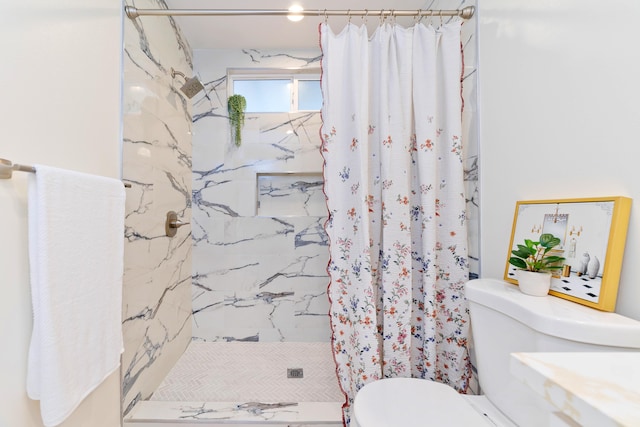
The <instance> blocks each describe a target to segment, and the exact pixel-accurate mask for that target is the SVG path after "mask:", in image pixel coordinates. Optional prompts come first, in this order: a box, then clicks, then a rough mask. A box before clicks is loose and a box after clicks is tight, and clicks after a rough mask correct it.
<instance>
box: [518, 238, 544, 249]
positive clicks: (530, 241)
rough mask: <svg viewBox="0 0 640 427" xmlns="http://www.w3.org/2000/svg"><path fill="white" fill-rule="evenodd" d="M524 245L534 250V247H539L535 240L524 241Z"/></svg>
mask: <svg viewBox="0 0 640 427" xmlns="http://www.w3.org/2000/svg"><path fill="white" fill-rule="evenodd" d="M524 244H525V245H527V247H528V248H533V247H534V246H538V244H539V243H538V242H534V241H533V240H530V239H524ZM518 246H520V245H518Z"/></svg>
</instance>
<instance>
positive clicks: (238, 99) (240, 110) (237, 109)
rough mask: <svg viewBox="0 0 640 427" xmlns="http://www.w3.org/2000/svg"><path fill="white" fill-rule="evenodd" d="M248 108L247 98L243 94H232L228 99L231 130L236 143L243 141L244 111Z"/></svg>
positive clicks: (238, 144)
mask: <svg viewBox="0 0 640 427" xmlns="http://www.w3.org/2000/svg"><path fill="white" fill-rule="evenodd" d="M246 109H247V100H246V99H245V97H244V96H242V95H231V96H230V97H229V99H228V100H227V110H228V111H229V121H230V122H231V131H232V133H233V138H234V140H235V143H236V145H237V146H238V147H239V146H240V143H242V126H244V111H245V110H246Z"/></svg>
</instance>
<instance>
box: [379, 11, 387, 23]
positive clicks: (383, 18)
mask: <svg viewBox="0 0 640 427" xmlns="http://www.w3.org/2000/svg"><path fill="white" fill-rule="evenodd" d="M385 19H386V15H385V14H384V9H380V25H382V24H384V20H385Z"/></svg>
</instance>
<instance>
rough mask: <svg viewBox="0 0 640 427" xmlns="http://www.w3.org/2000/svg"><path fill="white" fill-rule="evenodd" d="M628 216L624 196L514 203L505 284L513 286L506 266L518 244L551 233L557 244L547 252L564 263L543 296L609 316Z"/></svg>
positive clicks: (511, 269)
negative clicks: (556, 298)
mask: <svg viewBox="0 0 640 427" xmlns="http://www.w3.org/2000/svg"><path fill="white" fill-rule="evenodd" d="M630 212H631V199H630V198H627V197H598V198H584V199H561V200H529V201H519V202H517V203H516V211H515V215H514V219H513V228H512V230H511V242H510V243H509V252H508V254H507V263H506V264H507V265H506V268H505V272H504V278H505V280H506V281H508V282H510V283H513V284H516V285H517V284H518V281H517V280H516V278H515V277H516V276H515V272H516V270H517V268H516V267H514V266H513V265H511V264H509V261H508V260H509V258H510V257H511V256H512V255H511V251H512V250H514V249H517V245H518V243H520V242H523V241H524V240H525V239H530V240H533V241H537V240H539V238H540V236H541V235H542V234H546V233H549V234H553V235H554V236H555V237H557V238H559V239H560V244H559V245H558V246H556V247H555V248H554V249H553V250H552V251H553V252H555V253H554V255H558V256H560V257H563V258H564V261H563V262H562V266H561V267H562V268H560V269H558V270H554V271H553V272H552V278H551V288H550V290H549V293H550V294H551V295H554V296H557V297H560V298H564V299H568V300H570V301H573V302H577V303H579V304H583V305H586V306H589V307H593V308H596V309H598V310H603V311H614V309H615V306H616V298H617V295H618V282H619V279H620V270H621V268H622V258H623V254H624V245H625V242H626V238H627V228H628V225H629V214H630Z"/></svg>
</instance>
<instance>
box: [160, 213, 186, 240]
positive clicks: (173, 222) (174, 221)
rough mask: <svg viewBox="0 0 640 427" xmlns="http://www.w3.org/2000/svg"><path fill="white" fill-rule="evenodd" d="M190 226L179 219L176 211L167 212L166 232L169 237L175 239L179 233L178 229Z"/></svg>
mask: <svg viewBox="0 0 640 427" xmlns="http://www.w3.org/2000/svg"><path fill="white" fill-rule="evenodd" d="M187 224H189V223H188V222H184V221H182V220H179V219H178V214H177V213H175V212H174V211H169V212H167V220H166V221H165V223H164V231H165V233H166V234H167V236H168V237H173V236H175V235H176V233H177V232H178V228H180V227H182V226H183V225H187Z"/></svg>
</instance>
